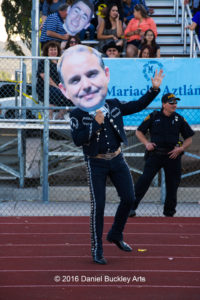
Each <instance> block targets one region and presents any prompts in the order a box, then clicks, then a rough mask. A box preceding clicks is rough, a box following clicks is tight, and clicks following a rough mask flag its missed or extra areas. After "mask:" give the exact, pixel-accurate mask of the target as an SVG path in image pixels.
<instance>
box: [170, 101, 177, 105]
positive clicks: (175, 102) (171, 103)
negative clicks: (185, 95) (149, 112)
mask: <svg viewBox="0 0 200 300" xmlns="http://www.w3.org/2000/svg"><path fill="white" fill-rule="evenodd" d="M168 103H169V104H170V105H174V104H177V101H173V102H168Z"/></svg>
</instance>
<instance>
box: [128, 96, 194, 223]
mask: <svg viewBox="0 0 200 300" xmlns="http://www.w3.org/2000/svg"><path fill="white" fill-rule="evenodd" d="M178 100H180V99H179V98H177V97H175V95H173V94H171V93H168V94H165V95H164V96H163V97H162V109H161V111H154V112H153V113H151V114H150V115H148V116H147V117H146V119H145V120H144V121H143V122H142V124H141V125H140V126H139V127H138V129H137V130H136V136H137V138H138V139H139V140H140V141H141V143H143V144H144V145H145V147H146V154H145V157H146V159H145V160H146V162H145V166H144V171H143V174H142V176H141V177H140V178H139V180H138V181H137V183H136V184H135V197H136V201H135V202H134V204H133V206H132V209H131V211H130V214H129V216H130V217H134V216H135V215H136V212H135V210H136V209H137V207H138V205H139V203H140V201H141V199H142V198H143V197H144V195H145V194H146V192H147V190H148V188H149V186H150V184H151V181H152V179H153V178H154V176H155V175H156V173H157V172H158V171H159V170H160V169H161V168H164V171H165V181H166V198H165V204H164V210H163V214H164V215H165V216H166V217H173V215H174V214H175V213H176V204H177V189H178V186H179V183H180V179H181V156H182V154H183V153H184V151H185V149H186V148H187V147H188V146H190V144H191V143H192V136H193V135H194V132H193V130H192V129H191V127H190V126H189V125H188V123H187V122H186V120H185V119H184V118H183V117H182V116H181V115H179V114H178V113H176V108H177V101H178ZM147 131H149V133H150V138H151V141H148V139H147V138H146V137H145V134H146V133H147ZM180 134H181V135H182V137H183V139H184V142H183V143H182V144H180V138H179V135H180Z"/></svg>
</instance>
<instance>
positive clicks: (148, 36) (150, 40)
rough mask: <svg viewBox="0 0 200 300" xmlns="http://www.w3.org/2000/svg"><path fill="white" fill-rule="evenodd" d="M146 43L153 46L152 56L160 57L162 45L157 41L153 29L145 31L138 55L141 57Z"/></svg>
mask: <svg viewBox="0 0 200 300" xmlns="http://www.w3.org/2000/svg"><path fill="white" fill-rule="evenodd" d="M146 45H148V46H150V47H151V48H152V51H153V56H152V57H160V46H159V45H158V44H157V43H156V37H155V34H154V32H153V30H151V29H148V30H146V31H145V33H144V39H143V40H142V42H141V44H140V46H139V49H138V57H140V52H141V48H142V47H144V46H146Z"/></svg>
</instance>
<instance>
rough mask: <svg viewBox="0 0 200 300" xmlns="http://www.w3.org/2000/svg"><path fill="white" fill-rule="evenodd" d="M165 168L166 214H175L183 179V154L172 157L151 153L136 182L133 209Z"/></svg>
mask: <svg viewBox="0 0 200 300" xmlns="http://www.w3.org/2000/svg"><path fill="white" fill-rule="evenodd" d="M161 168H163V169H164V171H165V182H166V198H165V204H164V211H163V213H164V215H167V216H173V215H174V214H175V213H176V204H177V189H178V186H179V184H180V179H181V156H178V157H177V158H176V159H170V158H169V157H168V155H157V154H151V155H150V156H149V157H148V159H147V160H146V163H145V166H144V171H143V174H142V176H141V177H140V178H139V180H138V181H137V182H136V184H135V197H136V201H135V202H134V204H133V207H132V209H134V210H135V209H136V208H137V207H138V205H139V203H140V201H141V199H142V198H143V197H144V195H145V194H146V192H147V190H148V188H149V186H150V184H151V182H152V180H153V178H154V176H155V175H156V173H157V172H158V171H159V170H160V169H161Z"/></svg>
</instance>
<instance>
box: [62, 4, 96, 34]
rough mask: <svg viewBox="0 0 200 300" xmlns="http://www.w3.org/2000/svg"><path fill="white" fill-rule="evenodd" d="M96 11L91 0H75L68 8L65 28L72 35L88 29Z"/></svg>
mask: <svg viewBox="0 0 200 300" xmlns="http://www.w3.org/2000/svg"><path fill="white" fill-rule="evenodd" d="M93 13H94V5H93V3H92V1H91V0H75V1H74V3H73V4H72V6H70V7H69V8H68V12H67V17H66V20H65V24H64V25H63V26H64V29H65V30H66V32H67V33H69V34H70V35H76V34H77V33H78V32H80V31H81V30H82V29H87V27H88V26H89V25H90V20H91V18H92V16H93Z"/></svg>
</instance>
